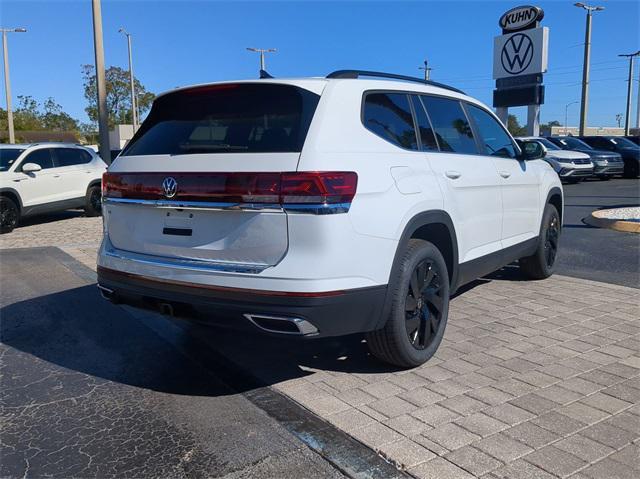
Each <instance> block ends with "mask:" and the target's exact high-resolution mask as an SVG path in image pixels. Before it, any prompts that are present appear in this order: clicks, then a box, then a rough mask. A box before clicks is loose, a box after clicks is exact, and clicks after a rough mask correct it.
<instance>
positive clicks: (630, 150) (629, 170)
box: [579, 136, 640, 178]
mask: <svg viewBox="0 0 640 479" xmlns="http://www.w3.org/2000/svg"><path fill="white" fill-rule="evenodd" d="M579 138H580V139H581V140H582V141H584V142H585V143H586V144H587V145H589V146H591V147H592V148H597V149H598V150H606V151H614V152H616V153H619V154H620V156H622V160H623V161H624V177H625V178H636V177H637V176H638V174H639V173H640V146H638V145H636V144H635V143H634V142H632V141H631V140H629V139H627V138H624V137H622V136H581V137H579Z"/></svg>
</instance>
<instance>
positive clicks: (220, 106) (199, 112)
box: [121, 83, 320, 156]
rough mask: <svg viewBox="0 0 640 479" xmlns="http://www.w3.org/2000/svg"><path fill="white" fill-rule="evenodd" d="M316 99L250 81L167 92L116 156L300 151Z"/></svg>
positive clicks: (301, 92)
mask: <svg viewBox="0 0 640 479" xmlns="http://www.w3.org/2000/svg"><path fill="white" fill-rule="evenodd" d="M319 99H320V97H319V96H318V95H316V94H315V93H312V92H310V91H307V90H304V89H302V88H298V87H295V86H291V85H277V84H255V83H247V84H223V85H212V86H205V87H198V88H192V89H188V90H182V91H177V92H174V93H169V94H167V95H164V96H162V97H160V98H158V99H157V100H156V101H155V102H154V104H153V107H152V108H151V112H150V113H149V117H148V118H147V119H146V120H145V122H144V123H143V124H142V126H141V128H140V130H138V132H137V133H136V134H135V136H134V137H133V139H132V140H131V142H130V143H129V145H128V146H127V147H126V148H125V150H124V151H123V152H122V154H121V156H133V155H185V154H194V153H196V154H197V153H267V152H299V151H301V150H302V145H303V144H304V140H305V137H306V135H307V130H308V129H309V124H310V123H311V119H312V118H313V114H314V112H315V109H316V106H317V105H318V100H319Z"/></svg>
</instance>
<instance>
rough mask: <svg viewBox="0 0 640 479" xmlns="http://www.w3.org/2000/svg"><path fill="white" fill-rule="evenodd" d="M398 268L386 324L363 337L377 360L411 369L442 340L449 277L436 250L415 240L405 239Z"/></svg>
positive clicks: (445, 320)
mask: <svg viewBox="0 0 640 479" xmlns="http://www.w3.org/2000/svg"><path fill="white" fill-rule="evenodd" d="M398 266H399V267H398V268H397V271H398V272H397V273H396V276H395V278H392V280H391V281H390V284H389V287H390V290H389V294H391V298H390V299H391V310H390V312H389V316H388V317H387V321H386V323H385V325H384V327H383V328H382V329H380V330H377V331H372V332H369V333H367V334H366V335H365V337H366V340H367V345H368V347H369V351H370V352H371V354H373V355H374V356H375V357H377V358H378V359H380V360H382V361H384V362H386V363H390V364H393V365H395V366H400V367H403V368H412V367H415V366H419V365H421V364H424V363H425V362H426V361H427V360H429V359H430V358H431V357H432V356H433V355H434V354H435V352H436V351H437V349H438V346H439V345H440V342H441V341H442V337H443V335H444V330H445V328H446V325H447V317H448V314H449V274H448V272H447V265H446V263H445V261H444V258H443V257H442V254H441V253H440V251H439V250H438V248H436V247H435V246H434V245H433V244H432V243H429V242H428V241H423V240H418V239H412V240H409V245H408V246H407V249H406V251H405V252H404V254H403V255H402V258H401V259H400V264H399V265H398ZM414 288H415V289H416V291H418V292H419V297H418V298H417V300H416V298H415V297H414V293H413V291H414ZM417 295H418V294H417ZM414 328H415V329H414Z"/></svg>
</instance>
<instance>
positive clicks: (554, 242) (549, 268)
mask: <svg viewBox="0 0 640 479" xmlns="http://www.w3.org/2000/svg"><path fill="white" fill-rule="evenodd" d="M559 240H560V215H559V214H558V210H557V209H556V207H555V206H553V205H552V204H547V206H545V208H544V213H543V215H542V227H541V228H540V236H539V237H538V247H537V248H536V252H535V253H534V254H532V255H531V256H527V257H526V258H520V260H519V261H518V263H519V265H520V271H522V273H523V274H524V275H525V276H526V277H527V278H529V279H545V278H548V277H549V276H551V275H552V274H553V271H554V268H555V264H556V258H557V255H558V244H559Z"/></svg>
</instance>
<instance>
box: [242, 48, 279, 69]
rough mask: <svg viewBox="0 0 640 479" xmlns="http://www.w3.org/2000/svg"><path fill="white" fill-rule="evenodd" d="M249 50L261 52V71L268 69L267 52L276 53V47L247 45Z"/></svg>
mask: <svg viewBox="0 0 640 479" xmlns="http://www.w3.org/2000/svg"><path fill="white" fill-rule="evenodd" d="M247 50H249V51H250V52H256V53H259V54H260V71H261V72H264V71H267V69H266V67H265V64H264V54H265V53H275V52H276V49H275V48H251V47H247Z"/></svg>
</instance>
